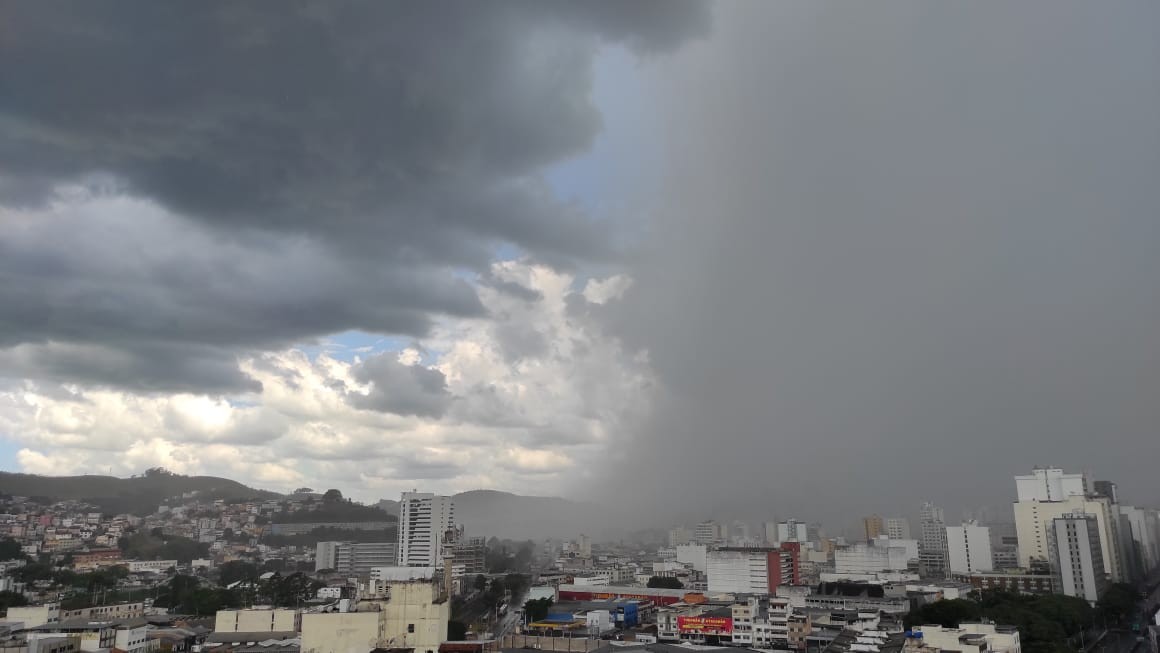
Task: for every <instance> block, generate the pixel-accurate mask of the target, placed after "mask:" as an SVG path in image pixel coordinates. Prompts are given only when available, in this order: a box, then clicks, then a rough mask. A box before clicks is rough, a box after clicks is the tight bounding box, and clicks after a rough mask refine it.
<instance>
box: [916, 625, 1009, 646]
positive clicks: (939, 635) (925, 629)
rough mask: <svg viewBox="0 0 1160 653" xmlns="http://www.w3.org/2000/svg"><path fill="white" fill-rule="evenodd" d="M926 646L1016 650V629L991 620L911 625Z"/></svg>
mask: <svg viewBox="0 0 1160 653" xmlns="http://www.w3.org/2000/svg"><path fill="white" fill-rule="evenodd" d="M912 632H914V633H915V635H917V634H918V633H922V643H923V644H924V645H925V646H926V647H927V648H932V649H935V650H942V651H961V653H988V652H991V653H1020V652H1021V651H1022V647H1021V645H1020V642H1019V629H1018V628H1016V627H1014V626H996V625H995V624H970V623H963V624H959V627H958V628H943V627H942V626H915V627H914V628H913V629H912Z"/></svg>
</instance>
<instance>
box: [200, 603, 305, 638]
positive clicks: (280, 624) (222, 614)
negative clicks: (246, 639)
mask: <svg viewBox="0 0 1160 653" xmlns="http://www.w3.org/2000/svg"><path fill="white" fill-rule="evenodd" d="M301 628H302V612H301V611H299V610H289V609H251V610H218V613H217V617H216V618H215V619H214V628H213V629H214V632H216V633H270V632H290V631H296V630H301Z"/></svg>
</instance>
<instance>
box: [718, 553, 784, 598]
mask: <svg viewBox="0 0 1160 653" xmlns="http://www.w3.org/2000/svg"><path fill="white" fill-rule="evenodd" d="M706 563H707V569H706V575H707V576H708V581H709V586H708V588H709V591H710V592H724V593H732V594H768V593H769V592H770V591H771V590H770V587H769V556H767V555H766V554H765V553H758V552H748V551H711V552H709V555H708V559H707V561H706ZM774 589H776V588H774Z"/></svg>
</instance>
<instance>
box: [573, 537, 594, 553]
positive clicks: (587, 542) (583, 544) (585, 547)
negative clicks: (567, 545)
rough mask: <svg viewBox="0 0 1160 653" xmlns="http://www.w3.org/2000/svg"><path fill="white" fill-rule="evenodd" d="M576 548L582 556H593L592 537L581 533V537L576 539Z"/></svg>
mask: <svg viewBox="0 0 1160 653" xmlns="http://www.w3.org/2000/svg"><path fill="white" fill-rule="evenodd" d="M576 550H577V551H578V552H579V553H580V557H581V558H591V557H592V538H590V537H588V536H587V535H585V534H583V533H581V534H580V539H578V540H576Z"/></svg>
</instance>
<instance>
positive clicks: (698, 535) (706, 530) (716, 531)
mask: <svg viewBox="0 0 1160 653" xmlns="http://www.w3.org/2000/svg"><path fill="white" fill-rule="evenodd" d="M721 530H722V529H721V526H720V525H719V524H718V523H717V522H715V521H713V520H711V519H710V520H708V521H703V522H701V523H700V524H697V528H696V530H694V531H693V541H694V542H696V543H697V544H716V543H717V542H719V541H721V540H722V539H724V538H723V537H722V535H721Z"/></svg>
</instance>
